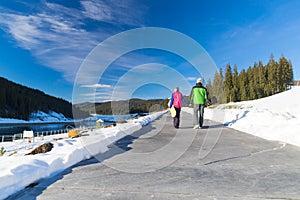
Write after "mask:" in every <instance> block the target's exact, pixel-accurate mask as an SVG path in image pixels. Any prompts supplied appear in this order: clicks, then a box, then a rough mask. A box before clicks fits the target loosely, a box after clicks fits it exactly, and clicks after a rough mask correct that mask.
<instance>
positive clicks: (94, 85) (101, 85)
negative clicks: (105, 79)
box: [81, 84, 111, 88]
mask: <svg viewBox="0 0 300 200" xmlns="http://www.w3.org/2000/svg"><path fill="white" fill-rule="evenodd" d="M81 87H86V88H110V87H111V85H106V84H93V85H82V86H81Z"/></svg>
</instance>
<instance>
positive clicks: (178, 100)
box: [171, 92, 182, 108]
mask: <svg viewBox="0 0 300 200" xmlns="http://www.w3.org/2000/svg"><path fill="white" fill-rule="evenodd" d="M172 105H173V106H174V107H175V108H181V107H182V94H181V93H180V92H174V93H173V94H172V99H171V106H172Z"/></svg>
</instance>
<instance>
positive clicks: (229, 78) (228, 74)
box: [224, 64, 234, 102]
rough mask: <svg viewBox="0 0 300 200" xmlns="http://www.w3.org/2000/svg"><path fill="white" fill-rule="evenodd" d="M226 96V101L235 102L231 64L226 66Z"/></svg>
mask: <svg viewBox="0 0 300 200" xmlns="http://www.w3.org/2000/svg"><path fill="white" fill-rule="evenodd" d="M224 86H225V94H226V101H227V102H231V101H233V96H234V95H233V82H232V71H231V66H230V64H227V65H226V73H225V81H224Z"/></svg>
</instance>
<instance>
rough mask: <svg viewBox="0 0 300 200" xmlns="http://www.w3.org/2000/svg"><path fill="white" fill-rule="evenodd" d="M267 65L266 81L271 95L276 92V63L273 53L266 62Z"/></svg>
mask: <svg viewBox="0 0 300 200" xmlns="http://www.w3.org/2000/svg"><path fill="white" fill-rule="evenodd" d="M267 67H268V82H269V87H270V91H271V95H273V94H275V93H276V92H278V85H277V83H278V78H279V77H277V63H276V61H275V60H274V56H273V54H271V56H270V60H269V62H268V64H267Z"/></svg>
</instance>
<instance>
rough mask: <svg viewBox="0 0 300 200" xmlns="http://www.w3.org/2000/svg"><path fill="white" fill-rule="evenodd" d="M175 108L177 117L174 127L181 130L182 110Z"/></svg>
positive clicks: (174, 120)
mask: <svg viewBox="0 0 300 200" xmlns="http://www.w3.org/2000/svg"><path fill="white" fill-rule="evenodd" d="M174 108H175V110H176V116H175V117H174V119H173V125H174V127H175V128H179V122H180V111H181V108H176V107H174Z"/></svg>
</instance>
